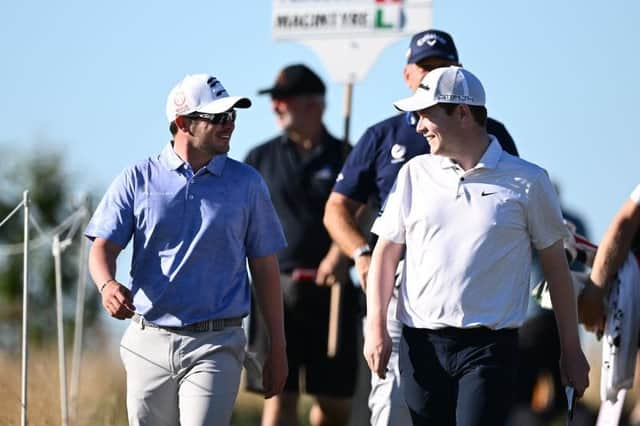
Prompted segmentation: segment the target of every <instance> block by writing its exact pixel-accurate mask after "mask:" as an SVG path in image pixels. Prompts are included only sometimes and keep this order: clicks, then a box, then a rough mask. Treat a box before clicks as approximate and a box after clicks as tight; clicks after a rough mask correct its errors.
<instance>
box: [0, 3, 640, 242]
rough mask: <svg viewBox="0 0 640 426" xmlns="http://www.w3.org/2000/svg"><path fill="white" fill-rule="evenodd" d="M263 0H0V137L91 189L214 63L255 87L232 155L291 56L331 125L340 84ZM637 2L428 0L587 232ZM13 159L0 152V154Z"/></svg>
mask: <svg viewBox="0 0 640 426" xmlns="http://www.w3.org/2000/svg"><path fill="white" fill-rule="evenodd" d="M271 7H272V3H271V2H270V1H267V0H251V1H249V0H236V1H233V2H224V1H220V0H210V1H208V2H203V1H193V2H182V3H178V2H167V1H154V2H141V1H129V2H124V1H121V0H113V1H109V2H86V1H78V0H69V1H66V2H48V1H43V0H40V1H34V0H23V1H5V2H2V3H1V4H0V16H2V18H3V24H2V26H0V54H1V57H2V64H3V66H2V78H1V79H0V93H2V96H1V98H0V99H1V102H0V116H1V117H2V123H3V125H2V127H1V128H0V148H11V147H16V148H22V147H26V148H29V147H33V148H38V149H39V148H42V147H43V146H45V145H46V146H55V147H56V148H58V149H60V150H63V152H64V153H65V159H66V167H67V169H68V170H69V172H70V173H72V175H73V176H74V177H75V183H76V187H75V190H77V191H78V192H81V191H83V190H91V189H97V190H99V191H100V192H102V191H103V190H104V189H105V188H106V186H107V185H108V184H109V182H110V181H111V179H112V178H113V177H114V176H115V175H116V174H117V173H118V172H119V171H120V170H121V169H122V168H124V167H125V166H127V165H129V164H131V163H132V162H134V161H137V160H139V159H142V158H144V157H146V156H148V155H150V154H154V153H156V152H158V151H159V150H160V149H161V148H162V146H163V145H164V144H165V143H166V142H167V141H168V138H169V133H168V131H167V123H166V119H165V115H164V105H165V101H166V96H167V94H168V92H169V90H170V89H171V87H172V86H173V85H174V84H175V83H176V82H177V81H178V80H180V79H181V78H182V77H183V76H184V75H185V74H187V73H199V72H206V73H210V74H213V75H215V76H216V77H218V78H219V79H220V80H221V81H222V82H223V84H224V85H225V87H226V88H227V89H228V91H229V92H230V93H231V94H238V95H247V96H249V97H251V98H252V99H253V101H254V106H253V108H251V109H250V110H247V111H242V112H241V113H240V115H239V119H238V122H237V128H236V132H235V134H234V136H233V138H232V149H231V156H232V157H235V158H238V159H242V158H243V157H244V155H245V153H246V152H247V151H248V149H249V148H251V147H252V146H254V145H256V144H258V143H259V142H261V141H264V140H266V139H267V138H268V137H270V136H271V135H273V134H275V133H276V132H277V129H276V126H275V121H274V119H273V116H272V114H271V112H270V105H269V102H268V99H267V98H265V97H258V96H256V91H257V90H258V89H260V88H263V87H267V86H269V85H271V83H272V81H273V79H274V77H275V75H276V73H277V72H278V70H279V69H280V68H282V67H283V66H285V65H287V64H290V63H293V62H304V63H306V64H307V65H309V66H310V67H311V68H313V69H314V70H316V71H317V72H318V74H320V75H321V76H322V77H323V78H324V79H325V81H327V83H328V90H329V93H328V110H327V112H326V115H325V122H326V124H327V127H328V128H329V129H330V131H332V132H333V133H334V134H336V135H338V136H340V135H342V131H343V118H342V115H343V113H344V100H343V97H344V87H343V85H342V84H338V83H335V82H331V81H330V79H329V74H328V71H327V70H326V69H325V68H324V66H323V64H322V62H321V61H320V59H319V58H318V57H317V56H316V55H315V54H314V52H312V51H311V50H310V49H309V48H307V47H305V46H303V45H301V44H297V43H293V42H274V41H273V40H272V37H271V27H270V25H271V21H270V17H271ZM639 18H640V2H636V1H633V0H627V1H623V0H611V1H608V2H603V1H595V0H585V1H580V2H577V1H567V2H558V1H550V0H540V1H535V2H534V1H527V0H522V1H508V0H504V1H490V0H488V1H478V0H441V1H438V0H436V1H434V2H433V27H434V28H438V29H442V30H445V31H448V32H450V33H451V34H452V35H453V37H454V39H455V41H456V44H457V46H458V51H459V53H460V57H461V60H462V62H463V64H464V65H465V66H466V67H467V68H469V69H470V70H472V71H473V72H474V73H475V74H476V75H478V77H480V79H481V80H482V81H483V83H484V85H485V89H486V92H487V100H488V109H489V113H490V115H491V116H493V117H494V118H497V119H499V120H500V121H502V122H503V123H505V125H506V126H507V128H508V129H509V131H510V132H511V134H512V136H513V137H514V139H515V141H516V143H517V145H518V148H519V150H520V152H521V155H522V156H523V157H524V158H526V159H528V160H530V161H533V162H535V163H538V164H540V165H541V166H543V167H545V168H546V169H547V170H548V171H549V173H550V175H551V176H552V177H553V178H554V180H556V181H557V182H558V183H559V184H560V185H561V188H562V195H563V197H562V198H563V200H564V204H565V205H566V206H567V207H569V208H571V209H572V210H576V211H579V212H581V213H582V214H583V216H584V217H585V219H586V220H587V222H588V225H589V226H590V228H591V233H592V238H593V239H594V240H595V241H599V240H600V238H601V237H602V234H603V233H604V230H605V229H606V226H607V224H608V222H609V221H610V219H611V217H612V215H613V214H614V212H615V211H616V210H617V209H618V207H619V206H620V205H621V204H622V202H623V201H624V200H625V199H626V197H627V196H628V194H629V193H630V191H631V190H632V189H633V187H634V186H635V185H636V184H637V183H638V182H639V181H640V179H638V171H637V170H638V166H637V163H636V161H637V160H636V158H637V157H638V154H639V151H638V149H637V148H636V141H637V134H636V133H637V132H636V131H634V127H633V126H634V123H636V121H638V113H637V111H638V107H637V104H636V102H637V100H638V99H640V83H639V80H637V76H636V72H637V71H636V70H638V68H639V67H638V65H639V64H638V62H639V61H640V59H638V57H639V56H638V55H637V51H638V42H639V41H640V32H639V31H638V28H637V21H638V19H639ZM407 45H408V38H406V39H403V40H401V41H399V42H398V43H396V44H394V45H392V46H390V47H389V48H387V49H386V50H385V51H384V52H383V53H382V55H381V56H380V57H379V59H378V61H377V62H376V63H375V65H374V67H373V68H372V69H371V70H370V71H369V73H368V74H367V76H366V77H365V78H364V79H363V80H362V81H359V82H357V83H356V85H355V87H354V98H353V116H352V127H351V136H352V140H353V139H355V138H357V137H359V135H360V134H362V132H363V131H364V130H365V128H366V127H367V126H369V125H371V124H373V123H375V122H376V121H378V120H380V119H383V118H385V117H387V116H389V115H391V114H393V113H394V110H393V107H392V105H391V103H392V101H394V100H396V99H398V98H400V97H404V96H406V95H408V94H409V92H408V89H407V88H406V87H405V86H404V83H403V81H402V78H401V72H402V67H403V65H404V54H405V51H406V48H407ZM8 161H11V159H9V158H3V159H1V160H0V167H1V165H2V164H6V162H8Z"/></svg>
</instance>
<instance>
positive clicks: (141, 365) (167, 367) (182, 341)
mask: <svg viewBox="0 0 640 426" xmlns="http://www.w3.org/2000/svg"><path fill="white" fill-rule="evenodd" d="M245 343H246V338H245V334H244V330H243V329H242V327H230V328H226V329H223V330H220V331H209V332H182V331H181V332H174V331H167V330H163V329H158V328H152V327H149V326H148V325H147V326H142V325H140V324H137V323H134V322H131V324H130V325H129V327H128V328H127V330H126V332H125V334H124V336H123V337H122V341H121V343H120V357H121V358H122V362H123V364H124V368H125V370H126V375H127V413H128V417H129V424H130V425H132V426H134V425H135V426H137V425H154V426H155V425H171V426H175V425H178V424H179V425H181V426H200V425H228V424H229V422H230V421H231V413H232V411H233V405H234V403H235V400H236V396H237V394H238V387H239V385H240V373H241V370H242V363H243V361H244V356H245V354H244V347H245Z"/></svg>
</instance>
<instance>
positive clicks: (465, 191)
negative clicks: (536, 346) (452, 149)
mask: <svg viewBox="0 0 640 426" xmlns="http://www.w3.org/2000/svg"><path fill="white" fill-rule="evenodd" d="M372 232H374V233H375V234H377V235H379V236H380V237H382V238H385V239H387V240H390V241H393V242H396V243H401V244H405V245H406V255H405V262H406V264H405V267H406V269H405V274H404V275H403V279H402V282H401V285H400V297H399V305H398V312H397V316H398V319H399V320H400V321H402V322H403V323H404V324H406V325H408V326H410V327H416V328H427V329H438V328H442V327H458V328H471V327H478V326H485V327H489V328H492V329H496V330H497V329H502V328H514V327H519V326H520V325H521V324H522V322H523V321H524V319H525V314H526V311H527V304H528V300H529V271H530V268H531V246H532V245H533V246H534V247H535V248H537V249H543V248H546V247H549V246H550V245H552V244H553V243H555V242H556V241H558V240H560V239H562V237H563V236H564V235H565V233H566V232H567V230H566V227H565V225H564V223H563V220H562V214H561V211H560V204H559V201H558V197H557V194H556V192H555V190H554V188H553V185H552V184H551V182H550V180H549V177H548V176H547V173H546V171H545V170H544V169H542V168H540V167H538V166H536V165H534V164H532V163H528V162H526V161H524V160H522V159H520V158H517V157H514V156H512V155H509V154H508V153H506V152H503V150H502V148H501V147H500V144H499V143H498V141H497V140H496V139H495V138H494V137H493V136H491V141H490V144H489V147H488V148H487V150H486V152H485V153H484V155H483V156H482V158H481V159H480V161H479V163H478V164H477V166H476V167H474V168H473V169H470V170H467V171H466V172H465V171H463V170H462V169H461V168H460V167H459V166H458V165H456V164H455V163H453V162H452V161H451V160H449V159H448V158H445V157H442V156H436V155H429V154H427V155H421V156H417V157H414V158H413V159H412V160H410V161H409V162H407V163H406V164H405V165H404V166H403V167H402V169H401V170H400V172H399V174H398V177H397V180H396V183H395V185H394V188H393V189H392V191H391V193H390V194H389V197H388V198H387V202H386V204H385V206H384V209H383V212H382V213H381V216H380V217H379V218H378V219H377V220H376V222H375V223H374V225H373V228H372Z"/></svg>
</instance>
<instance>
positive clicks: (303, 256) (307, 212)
mask: <svg viewBox="0 0 640 426" xmlns="http://www.w3.org/2000/svg"><path fill="white" fill-rule="evenodd" d="M350 150H351V146H350V145H349V144H348V143H345V142H343V141H341V140H339V139H337V138H335V137H333V136H332V135H331V134H329V133H328V132H327V131H326V129H325V130H324V135H323V140H322V143H320V144H319V145H318V146H316V147H315V148H314V149H313V150H312V151H311V152H310V153H309V154H308V155H305V156H301V155H300V154H299V153H298V150H297V148H296V146H295V143H294V142H293V141H291V140H290V139H289V138H288V137H287V136H286V135H280V136H277V137H275V138H273V139H271V140H269V141H267V142H266V143H264V144H262V145H259V146H258V147H256V148H254V149H253V150H251V151H250V152H249V154H248V155H247V158H245V163H247V164H249V165H251V166H253V167H254V168H255V169H256V170H257V171H258V172H260V174H261V175H262V177H263V178H264V180H265V182H266V183H267V186H268V188H269V192H270V193H271V199H272V201H273V205H274V207H275V209H276V212H277V213H278V216H279V217H280V222H281V223H282V227H283V229H284V234H285V236H286V238H287V243H288V246H287V247H286V248H285V249H284V250H281V251H280V252H279V253H278V260H279V261H280V269H281V270H282V271H283V272H290V271H291V270H292V269H293V268H316V267H317V266H318V264H319V263H320V261H321V260H322V259H323V258H324V256H325V255H326V254H327V251H328V250H329V247H330V246H331V237H329V234H328V232H327V230H326V229H325V227H324V224H323V223H322V218H323V216H324V205H325V203H326V202H327V198H329V194H331V189H332V188H333V184H334V182H335V180H336V177H337V176H338V173H339V172H340V169H341V167H342V165H343V163H344V159H345V158H346V156H347V154H348V153H349V151H350Z"/></svg>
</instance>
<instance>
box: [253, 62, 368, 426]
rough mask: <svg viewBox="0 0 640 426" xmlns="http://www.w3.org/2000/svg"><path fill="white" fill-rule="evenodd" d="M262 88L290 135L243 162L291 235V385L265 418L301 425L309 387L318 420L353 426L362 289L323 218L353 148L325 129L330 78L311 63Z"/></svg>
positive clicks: (285, 279)
mask: <svg viewBox="0 0 640 426" xmlns="http://www.w3.org/2000/svg"><path fill="white" fill-rule="evenodd" d="M260 93H264V94H269V95H270V96H271V105H272V108H273V112H274V114H275V116H276V120H277V122H278V125H279V127H280V128H281V129H282V133H280V134H279V135H277V136H275V137H273V138H271V139H270V140H268V141H267V142H265V143H263V144H261V145H259V146H257V147H255V148H254V149H252V150H251V151H250V152H249V154H248V155H247V158H246V160H245V161H246V163H247V164H249V165H251V166H253V167H255V169H256V170H258V171H259V172H260V174H261V175H262V176H263V178H264V180H265V181H266V183H267V186H268V187H269V191H270V192H271V198H272V199H273V204H274V207H275V209H276V211H277V212H278V216H279V217H280V220H281V221H282V227H283V228H284V234H285V236H286V238H287V241H288V247H287V248H286V249H285V250H282V251H281V252H280V253H278V262H279V264H280V271H281V277H280V279H281V283H282V291H283V295H284V325H285V337H286V340H287V359H288V364H289V377H288V378H287V382H286V384H285V387H284V391H283V393H282V394H281V395H278V396H277V397H276V398H273V399H271V400H269V401H267V402H266V403H265V405H264V409H263V413H262V424H263V425H264V426H266V425H282V424H286V425H289V424H296V423H297V403H298V397H299V394H300V392H301V391H305V392H306V393H308V394H311V395H313V397H314V402H313V405H312V407H311V412H310V424H312V425H325V424H330V425H342V424H346V423H347V421H348V413H349V408H350V399H351V396H352V395H353V392H354V388H355V381H356V366H357V360H358V348H357V342H356V336H357V327H358V322H359V321H358V318H359V316H358V315H359V313H358V309H356V306H357V303H356V302H357V297H358V296H359V294H358V293H359V291H358V290H357V289H356V288H355V287H354V286H353V285H352V283H351V281H350V280H349V276H348V264H349V259H348V258H347V257H346V256H344V255H343V254H342V253H341V251H340V249H339V248H338V247H337V246H336V245H334V244H332V241H331V237H330V236H329V234H328V233H327V230H326V229H325V227H324V226H323V225H322V217H323V211H324V205H325V203H326V201H327V198H328V197H329V194H330V193H331V189H332V187H333V183H334V182H335V180H336V177H337V175H338V173H339V172H340V169H341V168H342V165H343V163H344V159H345V157H346V155H347V154H348V152H349V150H350V149H351V147H350V146H349V144H348V143H346V142H344V141H342V140H339V139H337V138H335V137H333V136H332V135H331V134H330V133H329V132H328V131H327V129H326V128H325V126H324V124H323V122H322V117H323V114H324V109H325V85H324V83H323V82H322V80H321V79H320V77H318V75H316V73H314V72H313V71H312V70H311V69H309V68H308V67H307V66H305V65H303V64H293V65H289V66H287V67H285V68H284V69H283V70H282V71H281V72H280V73H279V74H278V77H277V78H276V82H275V84H274V85H273V86H272V87H270V88H268V89H265V90H262V91H261V92H260ZM336 285H341V298H340V299H341V304H342V306H343V309H341V310H342V312H343V315H342V316H341V318H340V321H338V324H339V327H340V333H339V334H340V344H339V345H338V344H336V353H335V354H329V353H328V352H329V351H328V346H329V345H328V342H329V340H328V335H329V327H328V324H329V312H330V310H329V307H330V305H331V303H330V302H331V300H330V295H331V294H332V290H333V288H330V287H331V286H336ZM335 288H336V289H339V287H335ZM334 294H335V293H334ZM334 300H335V299H334ZM256 317H257V315H252V320H253V321H252V324H251V328H250V333H249V343H250V345H249V347H250V348H251V349H259V348H260V346H261V341H262V340H263V339H261V335H262V328H263V327H262V322H261V321H259V320H257V321H256V320H255V319H256ZM330 355H331V356H330ZM253 376H254V374H251V373H250V374H248V375H247V378H248V380H247V382H248V387H249V389H250V390H258V389H257V386H255V382H256V380H255V379H256V378H255V377H253ZM258 383H259V381H258ZM301 383H302V385H301ZM302 386H303V387H302Z"/></svg>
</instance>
